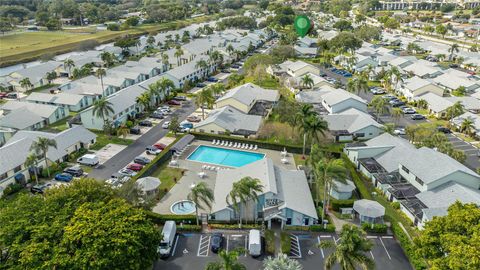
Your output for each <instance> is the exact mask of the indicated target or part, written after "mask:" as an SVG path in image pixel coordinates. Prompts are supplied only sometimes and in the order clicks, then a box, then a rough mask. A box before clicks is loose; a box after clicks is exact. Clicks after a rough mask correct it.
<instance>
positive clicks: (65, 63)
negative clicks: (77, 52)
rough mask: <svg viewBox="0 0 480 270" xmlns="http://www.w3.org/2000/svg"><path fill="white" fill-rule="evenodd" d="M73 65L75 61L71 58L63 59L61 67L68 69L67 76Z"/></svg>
mask: <svg viewBox="0 0 480 270" xmlns="http://www.w3.org/2000/svg"><path fill="white" fill-rule="evenodd" d="M74 66H75V63H74V62H73V60H72V59H70V58H67V59H65V60H64V61H63V67H64V68H66V69H67V70H68V76H69V77H70V73H72V68H73V67H74Z"/></svg>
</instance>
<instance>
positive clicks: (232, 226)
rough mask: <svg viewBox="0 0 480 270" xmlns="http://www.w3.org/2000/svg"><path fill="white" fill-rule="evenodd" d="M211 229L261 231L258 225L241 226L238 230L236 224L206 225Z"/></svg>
mask: <svg viewBox="0 0 480 270" xmlns="http://www.w3.org/2000/svg"><path fill="white" fill-rule="evenodd" d="M208 226H209V227H210V228H211V229H217V230H239V229H244V230H251V229H257V230H258V229H261V228H262V226H261V225H258V224H242V227H241V228H239V227H238V224H208Z"/></svg>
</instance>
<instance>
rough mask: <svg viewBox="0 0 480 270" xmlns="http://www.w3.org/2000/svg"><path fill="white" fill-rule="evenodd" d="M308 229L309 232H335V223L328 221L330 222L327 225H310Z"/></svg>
mask: <svg viewBox="0 0 480 270" xmlns="http://www.w3.org/2000/svg"><path fill="white" fill-rule="evenodd" d="M310 231H311V232H335V225H333V224H331V223H330V224H327V227H325V228H323V225H321V224H318V225H311V226H310Z"/></svg>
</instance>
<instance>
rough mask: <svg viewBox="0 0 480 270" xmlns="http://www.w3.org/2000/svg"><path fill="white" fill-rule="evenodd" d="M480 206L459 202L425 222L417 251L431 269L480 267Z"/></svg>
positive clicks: (417, 243) (417, 241)
mask: <svg viewBox="0 0 480 270" xmlns="http://www.w3.org/2000/svg"><path fill="white" fill-rule="evenodd" d="M479 231H480V208H478V206H477V205H475V204H473V203H472V204H462V203H460V202H458V201H457V202H456V203H454V204H453V205H451V206H450V207H449V208H448V214H447V215H446V216H441V217H440V216H439V217H435V218H434V219H433V220H431V221H428V222H427V223H426V224H425V227H424V230H423V231H422V233H421V234H420V235H419V237H417V238H416V239H415V247H416V251H417V252H418V253H419V254H421V256H423V257H425V258H426V259H427V260H428V262H429V263H430V265H431V267H432V269H452V270H453V269H480V260H478V258H480V246H479V244H480V236H479V234H478V232H479Z"/></svg>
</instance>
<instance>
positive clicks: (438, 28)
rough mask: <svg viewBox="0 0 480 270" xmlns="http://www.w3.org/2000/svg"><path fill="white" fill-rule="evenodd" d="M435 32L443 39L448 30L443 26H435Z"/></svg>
mask: <svg viewBox="0 0 480 270" xmlns="http://www.w3.org/2000/svg"><path fill="white" fill-rule="evenodd" d="M435 32H436V33H437V34H439V35H441V36H442V38H445V34H446V33H447V32H448V29H447V27H446V26H445V25H443V24H437V26H436V27H435Z"/></svg>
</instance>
